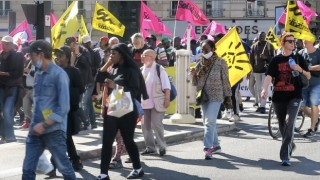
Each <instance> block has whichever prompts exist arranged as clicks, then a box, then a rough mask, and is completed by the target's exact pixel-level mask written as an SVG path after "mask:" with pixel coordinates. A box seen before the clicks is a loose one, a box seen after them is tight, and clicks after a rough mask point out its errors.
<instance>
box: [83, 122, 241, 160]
mask: <svg viewBox="0 0 320 180" xmlns="http://www.w3.org/2000/svg"><path fill="white" fill-rule="evenodd" d="M235 127H236V125H235V123H228V124H217V131H218V134H221V133H224V132H227V131H232V130H233V129H235ZM203 134H204V131H203V127H193V128H189V129H185V130H183V131H181V132H177V133H168V134H166V135H165V140H166V143H167V144H168V145H169V144H175V143H179V142H183V141H190V140H196V139H202V138H203ZM135 142H136V144H137V146H138V149H139V151H141V150H143V149H144V148H145V144H144V139H143V138H138V139H135ZM101 148H102V145H101V144H100V145H98V146H97V147H95V148H92V149H90V150H78V155H79V156H80V158H81V160H86V159H94V158H99V157H100V156H101ZM112 151H113V152H114V151H115V145H113V149H112Z"/></svg>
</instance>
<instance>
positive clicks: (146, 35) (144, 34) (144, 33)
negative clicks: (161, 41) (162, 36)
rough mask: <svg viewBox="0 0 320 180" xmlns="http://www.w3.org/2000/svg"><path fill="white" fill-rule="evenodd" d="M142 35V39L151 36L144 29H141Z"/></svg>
mask: <svg viewBox="0 0 320 180" xmlns="http://www.w3.org/2000/svg"><path fill="white" fill-rule="evenodd" d="M140 33H141V35H142V37H144V38H146V37H148V36H149V35H151V33H150V32H149V31H147V30H146V29H142V28H140Z"/></svg>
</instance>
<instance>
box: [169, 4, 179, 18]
mask: <svg viewBox="0 0 320 180" xmlns="http://www.w3.org/2000/svg"><path fill="white" fill-rule="evenodd" d="M177 6H178V1H171V11H170V16H171V17H175V16H176V13H177Z"/></svg>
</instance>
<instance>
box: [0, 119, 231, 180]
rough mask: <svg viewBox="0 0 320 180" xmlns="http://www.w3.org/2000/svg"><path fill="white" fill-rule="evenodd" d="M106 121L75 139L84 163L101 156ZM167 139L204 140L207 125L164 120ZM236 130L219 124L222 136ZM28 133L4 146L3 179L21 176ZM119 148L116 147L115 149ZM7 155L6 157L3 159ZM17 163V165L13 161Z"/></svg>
mask: <svg viewBox="0 0 320 180" xmlns="http://www.w3.org/2000/svg"><path fill="white" fill-rule="evenodd" d="M102 121H103V120H102V119H101V118H98V119H97V122H98V124H100V126H98V128H97V129H94V130H86V131H81V132H80V133H79V134H78V135H75V136H73V139H74V142H75V145H76V148H77V150H78V152H79V155H80V157H81V159H82V160H86V159H92V158H99V157H100V153H101V147H102V145H101V142H102V127H101V123H102ZM163 122H164V128H165V139H166V141H167V144H173V143H179V142H183V141H191V140H195V139H199V138H202V137H203V125H202V120H201V119H196V123H195V124H171V123H170V122H169V119H164V120H163ZM234 128H235V124H234V123H233V122H229V121H224V120H217V130H218V133H222V132H226V131H231V130H233V129H234ZM27 134H28V131H27V130H21V129H19V128H18V126H15V135H16V137H17V139H18V141H17V142H13V143H7V144H0V150H1V156H0V179H2V178H4V177H6V176H7V175H8V174H10V173H13V174H16V175H18V174H21V166H22V162H23V158H24V153H25V144H24V143H25V140H26V137H27ZM135 142H136V143H137V146H138V148H139V149H140V150H142V149H144V148H145V144H144V139H143V135H142V130H141V125H140V123H139V124H138V125H137V128H136V133H135ZM113 147H114V148H115V144H114V146H113ZM3 155H6V156H3ZM12 159H15V161H12Z"/></svg>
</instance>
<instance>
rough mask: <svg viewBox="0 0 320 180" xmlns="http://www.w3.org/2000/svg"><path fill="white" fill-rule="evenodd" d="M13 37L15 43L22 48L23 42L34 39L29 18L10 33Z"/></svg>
mask: <svg viewBox="0 0 320 180" xmlns="http://www.w3.org/2000/svg"><path fill="white" fill-rule="evenodd" d="M9 36H11V37H12V38H13V43H14V44H16V45H17V46H18V49H20V47H21V44H23V43H24V42H27V41H31V40H32V33H31V30H30V27H29V24H28V21H27V20H23V21H22V22H21V23H20V24H19V25H18V26H17V27H16V28H15V29H14V30H12V31H11V32H10V34H9Z"/></svg>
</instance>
